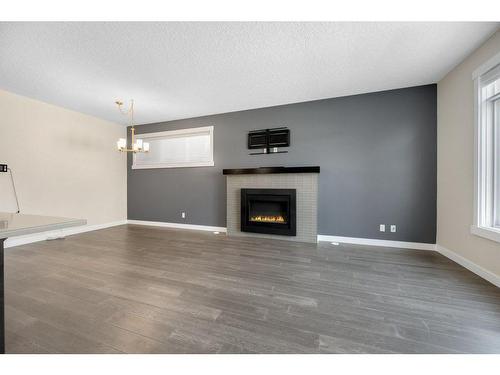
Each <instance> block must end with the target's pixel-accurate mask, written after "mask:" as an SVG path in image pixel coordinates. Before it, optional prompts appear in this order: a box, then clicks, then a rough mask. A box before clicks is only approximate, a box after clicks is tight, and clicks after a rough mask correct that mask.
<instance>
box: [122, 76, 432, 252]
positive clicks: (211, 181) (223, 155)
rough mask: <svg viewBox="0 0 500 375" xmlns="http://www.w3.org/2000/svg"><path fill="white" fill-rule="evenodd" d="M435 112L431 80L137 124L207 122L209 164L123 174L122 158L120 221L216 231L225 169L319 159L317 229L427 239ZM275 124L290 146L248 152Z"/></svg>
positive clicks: (167, 126) (170, 126)
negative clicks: (123, 212)
mask: <svg viewBox="0 0 500 375" xmlns="http://www.w3.org/2000/svg"><path fill="white" fill-rule="evenodd" d="M436 109H437V106H436V85H434V84H433V85H426V86H418V87H411V88H404V89H397V90H390V91H383V92H376V93H369V94H362V95H354V96H346V97H341V98H333V99H325V100H318V101H312V102H304V103H297V104H290V105H283V106H277V107H269V108H261V109H255V110H248V111H240V112H231V113H225V114H220V115H212V116H204V117H197V118H192V119H185V120H176V121H168V122H163V123H155V124H147V125H141V126H137V127H136V130H137V132H138V133H139V134H140V133H148V132H157V131H165V130H175V129H185V128H192V127H198V126H206V125H207V124H213V125H214V161H215V166H214V167H201V168H168V169H136V170H131V169H130V166H131V163H132V158H131V156H130V155H129V159H128V163H129V164H128V172H127V173H128V217H129V219H136V220H151V221H164V222H177V223H187V224H199V225H210V226H218V227H224V226H226V178H225V176H223V174H222V170H223V169H231V168H237V169H242V168H259V167H268V166H290V167H300V166H310V165H317V166H320V167H321V174H320V177H319V192H318V200H319V202H318V203H319V205H318V231H319V234H323V235H334V236H345V237H360V238H374V239H384V240H397V241H409V242H426V243H435V240H436ZM279 123H282V124H287V127H288V128H289V129H290V131H291V133H293V147H290V149H289V150H288V151H289V152H288V153H287V154H271V155H257V156H249V155H248V150H247V136H248V132H250V131H252V130H255V129H265V128H266V127H267V125H268V124H279ZM181 212H186V214H187V216H186V217H187V219H185V220H184V219H182V218H181ZM379 224H386V225H388V224H389V225H390V224H396V225H397V232H396V233H390V232H379Z"/></svg>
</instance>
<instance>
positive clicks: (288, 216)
mask: <svg viewBox="0 0 500 375" xmlns="http://www.w3.org/2000/svg"><path fill="white" fill-rule="evenodd" d="M295 215H296V191H295V189H241V231H242V232H254V233H268V234H280V235H285V236H295V235H296V217H295Z"/></svg>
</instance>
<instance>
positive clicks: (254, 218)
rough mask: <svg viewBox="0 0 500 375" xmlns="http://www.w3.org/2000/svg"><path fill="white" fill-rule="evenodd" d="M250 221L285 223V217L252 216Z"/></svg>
mask: <svg viewBox="0 0 500 375" xmlns="http://www.w3.org/2000/svg"><path fill="white" fill-rule="evenodd" d="M250 221H258V222H260V223H285V218H284V217H283V216H281V215H279V216H261V215H259V216H252V217H251V218H250Z"/></svg>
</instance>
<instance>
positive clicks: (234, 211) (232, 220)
mask: <svg viewBox="0 0 500 375" xmlns="http://www.w3.org/2000/svg"><path fill="white" fill-rule="evenodd" d="M224 174H225V175H226V184H227V199H226V201H227V204H226V212H227V213H226V215H227V216H226V220H227V235H228V236H247V237H261V238H274V239H280V240H289V241H298V242H310V243H316V242H317V235H318V229H317V228H318V177H319V167H296V168H294V167H292V168H286V167H275V168H251V169H225V170H224ZM241 189H295V190H296V198H297V199H296V220H297V221H296V229H297V234H296V236H282V235H276V234H263V233H250V232H242V231H241V212H240V207H241V196H240V194H241Z"/></svg>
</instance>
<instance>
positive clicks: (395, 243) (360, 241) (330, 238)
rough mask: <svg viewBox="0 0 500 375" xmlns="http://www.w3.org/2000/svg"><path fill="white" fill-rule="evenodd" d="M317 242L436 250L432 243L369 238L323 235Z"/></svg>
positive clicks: (319, 236)
mask: <svg viewBox="0 0 500 375" xmlns="http://www.w3.org/2000/svg"><path fill="white" fill-rule="evenodd" d="M318 241H328V242H339V243H342V242H343V243H350V244H355V245H369V246H383V247H399V248H402V249H415V250H431V251H434V250H436V244H433V243H421V242H404V241H390V240H375V239H371V238H356V237H341V236H327V235H323V234H319V235H318Z"/></svg>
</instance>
